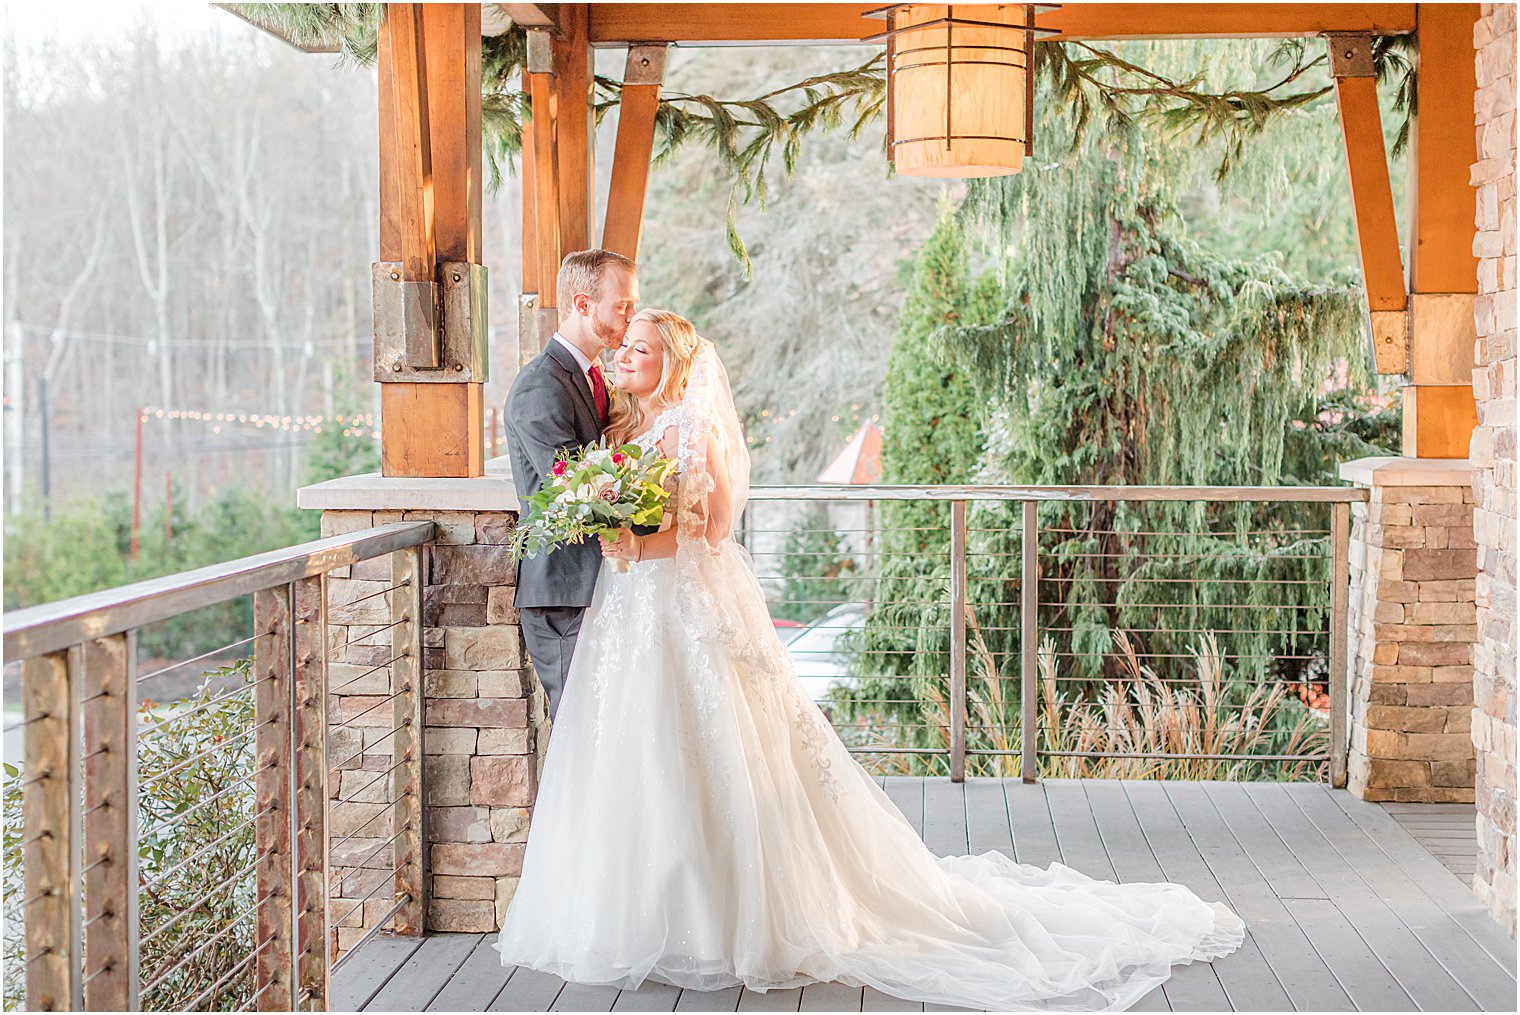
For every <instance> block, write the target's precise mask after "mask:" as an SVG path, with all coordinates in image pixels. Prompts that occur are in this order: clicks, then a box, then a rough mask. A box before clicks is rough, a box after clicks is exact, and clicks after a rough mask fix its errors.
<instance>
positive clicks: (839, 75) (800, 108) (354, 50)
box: [219, 4, 1415, 275]
mask: <svg viewBox="0 0 1520 1015" xmlns="http://www.w3.org/2000/svg"><path fill="white" fill-rule="evenodd" d="M219 6H222V7H225V8H227V9H229V10H233V11H235V12H236V13H238V14H240V15H242V16H243V17H245V18H247V19H248V20H250V21H252V22H254V23H255V24H260V25H264V26H266V27H269V28H271V29H274V30H277V31H279V32H281V34H284V35H286V36H287V37H289V38H291V39H293V40H296V41H299V42H302V43H326V44H332V43H338V44H340V45H341V46H342V50H343V53H344V54H345V56H346V57H347V58H349V59H351V60H353V61H355V62H357V63H361V64H367V63H371V62H373V61H374V59H375V40H376V38H377V36H378V31H379V24H380V19H381V17H382V16H383V15H382V5H380V4H221V5H219ZM1414 45H1415V43H1414V37H1413V36H1412V35H1404V36H1384V37H1378V38H1376V39H1374V40H1373V65H1374V68H1375V71H1376V74H1377V77H1378V80H1379V82H1380V83H1388V82H1393V85H1394V92H1395V97H1394V108H1395V109H1396V110H1397V111H1398V112H1400V113H1402V114H1403V116H1404V119H1403V121H1402V123H1401V125H1400V128H1399V132H1398V135H1397V140H1396V142H1395V145H1394V154H1395V155H1397V154H1400V153H1401V152H1402V151H1403V149H1404V147H1405V146H1406V145H1407V143H1408V139H1409V117H1410V116H1411V115H1412V114H1413V112H1414V87H1413V77H1414V76H1413V68H1412V64H1411V61H1410V55H1411V53H1412V52H1413V49H1414ZM1311 48H1314V49H1317V48H1319V47H1318V44H1316V46H1315V47H1311V46H1310V45H1309V40H1306V39H1287V40H1284V41H1283V42H1282V44H1281V45H1279V46H1278V47H1277V49H1276V50H1275V51H1274V52H1273V53H1272V55H1271V57H1270V58H1269V61H1268V63H1269V66H1272V67H1280V68H1282V72H1281V74H1280V75H1279V77H1278V78H1277V79H1276V80H1275V81H1274V82H1272V83H1271V84H1269V85H1267V86H1265V87H1262V88H1257V89H1242V88H1232V89H1224V90H1210V89H1209V88H1208V87H1206V85H1205V82H1204V81H1203V79H1202V77H1201V75H1195V76H1193V77H1191V78H1184V79H1173V78H1168V77H1166V76H1164V75H1162V74H1159V73H1156V72H1155V71H1153V70H1151V69H1149V68H1146V67H1144V66H1141V65H1140V64H1138V63H1135V62H1133V61H1132V60H1129V59H1125V58H1124V57H1122V56H1120V55H1119V54H1118V53H1117V52H1115V51H1113V50H1111V49H1104V48H1101V47H1098V46H1094V45H1092V44H1090V43H1086V42H1055V41H1051V42H1039V43H1036V45H1035V48H1034V55H1033V59H1034V67H1035V73H1036V76H1037V78H1038V80H1039V81H1041V82H1042V83H1043V84H1044V86H1045V87H1046V88H1047V89H1048V91H1049V93H1050V95H1051V96H1052V98H1053V99H1054V100H1055V101H1056V102H1058V103H1060V104H1061V105H1062V106H1064V107H1066V108H1067V110H1068V111H1069V117H1070V123H1071V126H1072V141H1071V150H1075V149H1076V147H1077V146H1078V145H1080V144H1081V142H1082V139H1083V138H1084V137H1085V136H1086V133H1087V131H1088V130H1089V129H1091V128H1093V127H1098V128H1100V129H1102V130H1103V131H1104V132H1105V133H1107V134H1109V135H1111V136H1113V137H1114V138H1115V139H1116V140H1118V141H1121V142H1122V141H1126V140H1131V139H1133V138H1134V137H1136V136H1137V134H1138V133H1139V131H1140V130H1141V129H1142V127H1143V126H1144V125H1146V124H1147V123H1149V124H1154V125H1155V126H1157V127H1158V128H1159V129H1160V130H1161V131H1163V132H1165V133H1167V134H1168V135H1170V136H1173V137H1190V138H1193V139H1196V140H1197V141H1200V142H1205V141H1218V142H1220V143H1221V147H1222V153H1221V156H1220V162H1219V165H1218V169H1217V174H1218V175H1219V176H1220V177H1223V176H1225V175H1226V174H1228V173H1229V172H1230V170H1231V169H1232V168H1234V166H1235V165H1236V163H1237V162H1238V161H1239V159H1240V157H1241V154H1242V153H1243V151H1244V149H1245V145H1246V144H1247V143H1249V142H1250V141H1251V140H1252V139H1254V138H1256V137H1258V136H1259V135H1261V133H1262V132H1263V131H1264V130H1266V129H1267V127H1268V126H1269V125H1270V124H1272V123H1273V122H1274V121H1276V120H1277V119H1279V118H1281V117H1282V116H1284V115H1286V114H1288V113H1291V112H1294V111H1296V110H1300V109H1305V108H1308V107H1310V106H1312V105H1314V104H1316V103H1318V102H1320V101H1322V100H1325V99H1326V97H1327V96H1328V95H1329V93H1330V91H1331V87H1330V86H1329V85H1326V84H1320V83H1317V82H1316V83H1311V82H1313V80H1314V78H1315V77H1316V72H1317V71H1318V72H1319V73H1322V71H1319V69H1320V68H1322V67H1323V65H1324V64H1325V63H1326V61H1327V59H1328V58H1327V55H1326V54H1325V53H1324V52H1318V53H1317V54H1315V55H1311ZM526 61H527V33H526V31H525V30H524V29H522V28H520V27H516V26H514V27H512V28H511V29H509V30H508V31H506V32H504V33H502V34H500V35H495V36H487V37H486V38H484V39H482V40H481V89H482V96H481V104H482V115H481V122H482V127H483V130H484V132H485V139H484V140H485V143H484V151H485V156H486V160H487V163H488V171H489V175H490V181H491V184H492V186H493V187H494V186H497V185H499V183H500V181H501V178H502V175H503V173H504V172H510V171H512V164H513V162H515V161H516V160H517V158H518V157H519V155H520V153H521V151H522V130H523V124H524V123H526V122H527V121H528V120H529V119H531V116H532V110H531V105H530V103H529V102H528V100H527V96H526V94H525V93H524V91H523V90H522V88H521V86H520V82H521V78H522V74H523V71H524V66H525V64H526ZM594 90H595V103H594V111H595V115H596V119H597V122H598V123H600V122H601V119H602V117H603V116H605V115H606V113H607V112H608V110H610V109H612V108H613V107H614V106H616V105H618V103H619V101H620V98H621V92H622V83H621V82H620V81H616V80H614V79H611V78H607V77H600V76H599V77H597V78H596V79H595V83H594ZM885 105H886V68H885V59H884V54H883V53H882V52H880V51H873V55H872V56H871V57H870V59H868V60H866V61H864V62H863V63H861V64H859V65H858V66H855V67H851V68H847V69H845V70H840V71H834V72H831V73H827V74H818V75H814V76H812V77H809V78H805V79H803V80H802V81H798V82H796V83H794V84H791V85H786V86H784V87H781V88H776V89H773V90H772V91H769V92H766V93H765V94H763V95H760V96H757V97H755V98H752V99H720V98H717V97H714V96H711V95H688V94H684V93H679V92H665V93H664V94H662V96H661V98H660V104H659V107H658V109H657V110H656V113H655V131H656V138H657V144H656V148H655V153H654V158H653V161H654V164H655V165H657V166H658V165H662V164H664V163H666V162H668V161H669V160H670V159H671V158H672V156H674V155H675V154H676V153H677V152H678V151H680V150H681V149H683V148H686V147H688V146H690V145H693V144H696V145H699V146H702V147H705V148H709V149H711V150H712V152H713V153H714V154H715V155H716V156H717V159H718V163H719V165H721V166H722V167H723V168H724V170H725V171H726V172H727V173H729V174H730V175H731V176H732V178H733V183H732V187H731V192H730V196H729V202H728V222H727V235H728V241H729V245H730V247H731V248H732V249H733V251H734V256H735V257H737V258H738V259H739V260H740V261H741V262H742V263H743V264H744V266H745V274H746V275H748V273H749V268H750V264H749V257H748V254H747V252H746V250H745V247H744V242H743V240H742V239H741V238H740V236H739V232H738V229H737V226H736V223H735V216H736V215H737V213H738V210H739V208H740V207H742V206H744V205H746V204H749V203H751V202H756V203H758V204H759V205H760V206H761V207H762V208H763V207H764V205H765V202H766V198H767V196H768V191H767V184H766V178H767V172H768V170H769V169H770V168H771V166H772V159H773V157H774V155H775V153H776V152H777V151H778V150H779V152H780V156H781V158H780V163H781V171H782V173H783V175H786V176H789V175H790V174H791V173H793V172H794V171H795V170H796V167H797V163H798V159H799V158H800V156H801V152H802V139H803V137H804V136H805V135H807V134H808V133H810V132H814V131H824V130H839V129H842V128H844V127H845V125H846V123H848V125H849V126H848V129H849V133H850V135H851V136H852V137H856V136H859V135H860V134H861V132H862V131H864V130H865V129H866V128H867V127H869V126H870V125H871V124H873V123H874V122H876V121H877V120H878V119H879V118H880V116H881V115H882V113H883V111H884V109H885Z"/></svg>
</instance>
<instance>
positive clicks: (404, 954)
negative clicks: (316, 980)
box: [327, 934, 423, 1011]
mask: <svg viewBox="0 0 1520 1015" xmlns="http://www.w3.org/2000/svg"><path fill="white" fill-rule="evenodd" d="M422 940H423V939H422V938H420V937H395V936H391V935H389V934H377V935H375V936H374V937H372V938H370V939H369V940H368V941H366V942H365V943H364V945H363V946H362V947H361V948H360V949H359V951H358V952H356V953H354V956H353V958H351V959H349V960H348V961H346V962H344V963H343V968H341V969H339V970H338V972H337V973H336V974H335V975H334V976H333V978H332V984H331V986H330V987H329V988H328V1002H327V1003H328V1006H329V1008H331V1010H333V1011H363V1010H364V1006H365V1005H366V1004H368V1003H369V1001H370V998H372V997H374V996H375V995H376V994H378V993H379V992H380V989H381V988H382V987H384V986H385V984H386V983H387V982H388V981H389V980H390V978H391V977H392V976H394V975H395V974H396V970H398V969H400V968H401V966H402V965H403V964H404V963H405V962H406V960H407V959H408V958H410V957H411V954H412V953H413V952H415V951H416V950H417V949H418V948H420V947H421V946H422Z"/></svg>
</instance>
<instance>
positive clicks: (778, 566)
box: [740, 485, 1366, 785]
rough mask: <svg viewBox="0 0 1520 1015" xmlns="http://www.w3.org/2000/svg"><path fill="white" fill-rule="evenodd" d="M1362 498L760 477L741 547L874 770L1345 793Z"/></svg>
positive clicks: (1354, 494) (1353, 493)
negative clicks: (1349, 651) (1350, 605)
mask: <svg viewBox="0 0 1520 1015" xmlns="http://www.w3.org/2000/svg"><path fill="white" fill-rule="evenodd" d="M1365 496H1366V495H1365V492H1364V491H1359V490H1354V489H1345V488H1339V487H1100V486H1080V487H1050V486H1025V487H1012V486H1008V487H992V486H933V487H929V486H917V487H908V486H880V485H878V486H852V487H837V486H802V487H798V486H778V487H756V488H755V489H754V490H753V491H752V492H751V495H750V502H749V505H748V508H747V511H746V514H745V517H744V518H743V519H742V522H741V528H740V538H741V541H742V542H744V544H745V546H746V548H747V549H748V550H749V552H750V554H751V556H752V557H753V558H754V560H755V562H756V566H757V569H758V570H759V572H760V574H761V577H762V582H763V583H764V584H765V585H766V587H767V594H768V596H769V598H770V602H771V609H772V614H773V617H774V618H775V619H776V621H777V623H778V631H779V632H780V633H781V635H782V637H783V639H784V640H787V641H788V650H789V652H790V654H791V656H792V659H793V662H794V664H795V666H796V669H797V671H798V676H799V677H800V678H801V680H802V683H803V685H804V687H805V689H806V690H807V691H808V692H809V693H810V694H811V695H812V696H813V697H814V699H815V701H816V702H817V703H818V704H819V706H820V707H821V708H823V709H824V711H825V713H826V714H827V715H828V716H829V718H830V719H831V721H832V722H833V723H834V726H835V729H836V730H837V731H838V733H839V734H840V737H841V738H842V739H843V740H844V741H845V743H846V744H847V746H848V747H849V748H850V750H851V751H852V752H853V753H855V754H856V756H857V757H858V758H859V759H860V760H861V761H862V763H864V764H867V765H868V766H870V767H872V768H874V769H875V770H877V771H879V772H884V773H903V774H907V773H914V774H940V775H949V776H950V777H951V778H953V779H957V780H959V779H963V778H964V777H965V776H966V775H967V774H968V773H969V774H973V775H995V776H1012V777H1022V778H1023V779H1025V780H1032V779H1036V778H1038V777H1039V776H1041V775H1047V776H1109V777H1125V778H1141V777H1172V778H1211V777H1212V778H1224V777H1229V778H1289V779H1303V778H1315V779H1320V780H1326V781H1329V782H1331V783H1332V784H1334V785H1343V784H1344V781H1345V766H1346V752H1347V749H1348V746H1349V745H1348V736H1347V730H1346V672H1347V658H1346V610H1347V598H1348V594H1349V572H1348V543H1349V536H1350V506H1351V504H1353V503H1355V502H1358V501H1361V500H1364V499H1365ZM782 625H792V626H790V627H783V626H782ZM798 625H801V626H800V628H799V627H798Z"/></svg>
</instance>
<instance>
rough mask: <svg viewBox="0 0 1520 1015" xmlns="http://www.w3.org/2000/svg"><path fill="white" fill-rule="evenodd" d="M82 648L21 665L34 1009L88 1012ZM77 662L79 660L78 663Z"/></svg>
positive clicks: (29, 991) (22, 916) (26, 911)
mask: <svg viewBox="0 0 1520 1015" xmlns="http://www.w3.org/2000/svg"><path fill="white" fill-rule="evenodd" d="M82 651H83V650H82V649H73V650H67V651H63V652H54V653H53V654H52V655H45V656H34V657H32V658H30V659H26V660H23V661H22V663H21V701H22V708H23V709H24V710H25V714H26V729H25V730H24V731H23V733H22V738H23V748H22V750H23V753H24V755H25V758H26V767H25V769H24V770H25V772H26V773H27V777H26V779H25V780H24V781H23V782H22V783H21V814H22V818H21V827H22V828H23V829H24V830H25V838H24V840H23V841H22V844H21V855H22V884H23V886H24V891H25V895H23V896H22V900H23V901H22V902H21V903H20V904H18V905H17V907H16V908H17V909H18V910H20V912H19V913H17V914H16V916H14V917H12V919H17V920H21V921H22V926H23V934H24V935H25V941H26V954H27V955H28V956H30V961H28V962H27V963H26V966H25V971H26V1002H27V1007H28V1008H29V1009H31V1010H32V1011H70V1010H78V1009H80V1008H83V1007H84V996H83V991H82V990H81V988H80V968H79V967H80V961H81V959H82V957H83V954H84V949H83V948H82V947H81V940H80V935H81V928H80V923H81V922H82V921H81V918H80V915H79V914H80V911H81V909H82V898H81V896H82V894H83V893H82V892H81V891H80V884H79V882H80V876H79V871H80V869H81V868H82V867H83V866H84V864H83V863H82V862H81V859H80V857H81V853H80V820H79V808H76V807H75V806H73V801H74V800H77V799H78V796H79V788H80V787H79V776H80V773H79V771H78V770H77V768H76V766H78V764H79V751H78V750H77V749H76V748H75V744H77V743H78V742H79V732H80V730H79V727H80V720H79V714H80V711H81V709H80V708H79V707H78V705H79V700H80V698H81V697H82V695H81V694H80V685H81V683H82V682H83V677H84V675H83V673H82V672H81V670H82V667H81V666H79V665H78V663H79V662H80V661H81V653H82ZM71 660H72V661H73V662H72V663H71Z"/></svg>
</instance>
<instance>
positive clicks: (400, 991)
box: [364, 934, 481, 1011]
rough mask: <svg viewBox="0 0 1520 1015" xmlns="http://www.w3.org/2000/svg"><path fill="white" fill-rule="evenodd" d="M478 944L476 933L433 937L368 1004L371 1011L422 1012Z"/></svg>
mask: <svg viewBox="0 0 1520 1015" xmlns="http://www.w3.org/2000/svg"><path fill="white" fill-rule="evenodd" d="M480 942H481V935H479V934H434V935H432V936H431V937H425V938H423V939H422V945H421V947H419V948H418V949H417V950H416V951H414V952H412V954H411V955H409V956H408V957H407V960H406V962H404V963H402V965H401V968H400V969H398V970H396V973H395V975H394V976H392V977H391V978H390V979H389V980H388V981H387V982H386V984H385V986H384V987H382V988H380V992H379V993H377V994H376V995H375V996H374V997H373V998H371V999H370V1001H369V1002H368V1003H367V1004H366V1005H365V1006H364V1007H365V1009H366V1010H373V1011H423V1010H424V1009H426V1008H427V1006H428V1005H429V1004H431V1003H432V1001H433V998H435V997H437V996H438V993H439V992H440V991H441V990H443V988H444V987H445V986H447V985H448V982H449V978H450V977H451V976H453V975H454V974H455V973H456V972H457V971H458V970H459V967H460V966H462V965H464V963H465V960H466V959H468V958H469V957H470V953H472V952H473V951H474V950H475V948H476V946H477V945H479V944H480Z"/></svg>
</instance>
